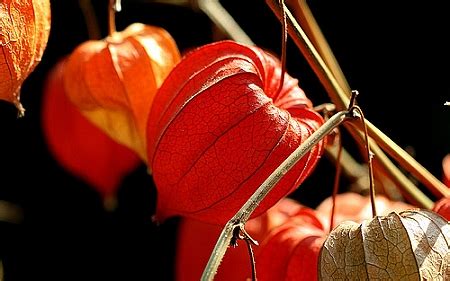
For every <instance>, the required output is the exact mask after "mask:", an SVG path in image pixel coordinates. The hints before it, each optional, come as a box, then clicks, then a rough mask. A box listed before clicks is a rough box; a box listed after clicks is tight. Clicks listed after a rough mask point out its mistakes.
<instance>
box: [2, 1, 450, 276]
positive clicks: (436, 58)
mask: <svg viewBox="0 0 450 281" xmlns="http://www.w3.org/2000/svg"><path fill="white" fill-rule="evenodd" d="M93 2H95V3H94V4H95V5H94V6H95V9H96V12H97V16H98V19H99V23H100V27H101V30H102V33H103V34H102V35H103V36H104V35H106V24H107V22H106V12H107V1H97V0H96V1H93ZM122 2H123V3H122V4H123V11H122V12H121V13H119V14H118V15H117V29H118V30H121V29H123V28H125V27H126V26H127V25H128V24H130V23H132V22H143V23H147V24H152V25H158V26H162V27H165V28H166V29H167V30H168V31H169V32H170V33H171V34H172V36H173V37H174V38H175V40H176V41H177V44H178V46H179V48H180V50H181V51H183V50H186V49H188V48H191V47H195V46H199V45H201V44H205V43H209V42H211V41H212V40H214V39H213V38H214V37H213V32H212V30H213V29H212V24H211V22H210V20H209V19H208V18H207V17H206V16H205V15H204V14H202V13H201V12H199V11H194V10H192V9H190V8H188V7H176V6H173V5H166V4H157V3H153V2H152V1H137V0H128V1H127V0H123V1H122ZM392 2H395V4H393V3H392ZM443 2H444V1H427V2H424V3H422V4H413V3H412V2H411V1H376V2H375V1H354V0H352V1H323V0H320V1H309V4H310V7H311V9H312V11H313V13H314V14H315V16H316V19H317V21H318V23H319V25H320V26H321V28H322V31H323V32H324V34H325V36H326V38H327V39H328V41H329V44H330V45H331V47H332V49H333V51H334V53H335V55H336V57H337V59H338V61H339V63H340V65H341V67H342V69H343V71H344V73H345V75H346V77H347V79H348V80H349V83H350V85H351V87H352V88H353V89H357V90H358V91H359V92H360V96H359V104H360V105H361V107H362V108H363V110H364V112H365V115H366V117H367V118H368V119H369V120H371V121H372V123H374V124H375V125H376V126H377V127H379V128H380V129H382V130H383V131H384V132H385V133H386V134H387V135H388V136H390V137H391V138H392V139H393V140H394V141H396V142H397V143H398V144H399V145H400V146H402V147H405V148H406V147H409V148H412V149H413V151H414V155H415V157H416V159H417V160H418V161H419V162H420V163H422V165H424V166H425V167H426V168H427V169H429V170H430V172H432V173H433V174H434V175H435V176H436V177H438V178H441V160H442V158H443V157H444V155H445V154H447V153H449V152H450V122H449V121H450V107H445V106H444V105H443V104H444V102H445V101H447V100H450V86H449V79H448V75H449V71H448V65H449V52H448V50H450V46H449V43H447V41H448V39H446V38H445V37H447V35H448V32H449V30H448V29H449V26H450V18H449V17H448V14H447V11H448V10H446V9H444V6H443V5H444V3H443ZM222 3H223V5H224V6H225V8H227V9H228V11H229V12H230V13H231V14H232V15H233V16H234V17H235V19H236V20H237V22H238V23H239V24H241V26H242V28H243V29H244V30H245V31H246V32H247V33H248V35H249V36H250V37H251V38H252V39H253V41H254V42H255V43H256V44H257V45H259V46H261V47H264V48H266V49H269V50H271V51H273V52H275V53H278V54H279V53H280V45H281V43H280V30H281V29H280V24H279V23H278V22H277V20H276V19H275V17H274V15H273V14H272V12H271V10H270V9H269V8H268V7H267V6H266V4H265V2H264V1H262V0H261V1H256V0H246V1H241V0H239V1H238V0H223V1H222ZM243 3H244V4H243ZM425 3H426V4H425ZM51 4H52V29H51V33H50V38H49V41H48V45H47V49H46V51H45V53H44V57H43V59H42V62H41V63H40V64H39V65H38V67H37V68H36V70H35V71H34V72H33V73H32V74H31V75H30V76H29V78H28V79H27V80H26V81H25V83H24V84H23V89H22V103H23V105H24V106H25V108H26V110H27V111H26V115H25V117H24V118H20V119H17V118H16V110H15V108H14V107H13V106H12V105H10V104H8V103H6V102H0V177H1V181H0V200H4V201H7V202H10V203H13V204H15V205H16V206H18V207H19V208H20V209H21V210H22V212H23V220H21V221H20V222H19V223H11V222H0V259H1V260H2V261H3V267H4V273H5V280H6V281H10V280H36V279H39V280H86V279H89V280H90V279H95V280H172V278H173V268H172V266H173V257H174V255H175V252H174V245H175V235H176V229H177V223H178V219H177V218H173V219H170V220H168V221H166V222H164V223H163V224H161V225H155V224H154V223H153V222H152V221H151V219H150V218H151V215H152V214H153V211H154V206H155V200H156V196H157V194H156V192H155V188H154V186H153V183H152V179H151V177H150V176H149V175H147V174H146V169H145V167H141V168H139V169H137V170H136V171H135V172H133V173H132V174H130V175H129V176H128V177H127V178H126V179H124V182H123V184H122V186H121V188H120V190H119V193H118V207H117V209H116V210H115V211H114V212H107V211H105V210H104V209H103V205H102V201H101V198H100V197H99V195H98V194H97V193H96V192H95V191H94V189H93V188H92V187H90V186H88V185H87V184H86V183H84V182H82V181H80V180H78V179H76V178H75V177H74V176H72V175H71V174H70V173H68V172H67V171H65V170H63V169H62V168H61V167H60V166H59V165H58V163H56V162H55V160H54V159H53V158H52V156H51V155H50V154H49V152H48V151H47V147H46V145H45V140H44V139H43V137H42V134H41V127H40V114H41V112H40V107H41V97H42V87H43V81H44V79H45V77H46V75H47V72H48V71H49V70H50V69H51V67H52V66H53V65H54V64H55V63H56V62H57V61H58V60H59V59H60V58H61V57H62V56H64V55H67V54H69V53H70V52H71V51H72V50H73V48H74V47H75V46H76V45H78V44H80V43H81V42H83V41H85V40H87V39H88V35H87V31H86V27H85V24H84V19H83V17H82V14H81V10H80V8H79V6H78V1H75V0H64V1H63V0H53V1H51ZM287 50H288V51H287V52H288V54H287V57H288V62H287V68H288V71H289V73H290V74H291V75H292V76H294V77H296V78H298V79H299V81H300V85H301V87H302V88H303V89H304V90H305V92H306V93H307V95H308V97H310V99H311V100H312V101H313V102H314V103H315V104H319V103H323V102H329V99H328V97H327V95H326V93H325V91H324V89H323V88H322V86H321V84H320V83H319V81H318V80H317V78H316V77H315V75H314V73H313V72H312V71H311V69H310V68H309V66H308V65H307V63H306V62H305V60H304V58H303V57H302V55H301V54H300V52H299V51H298V50H297V48H296V47H295V45H294V44H293V43H292V42H291V41H290V40H289V42H288V49H287ZM333 171H334V168H333V167H332V165H331V164H330V163H329V161H327V160H326V159H325V158H324V159H323V161H321V162H320V163H319V165H318V167H317V169H316V170H315V172H314V173H313V174H312V175H311V177H310V178H308V180H307V181H306V182H305V183H304V185H303V186H302V187H301V188H300V189H299V191H297V192H296V193H295V194H294V195H292V196H293V197H295V198H297V199H298V200H299V201H301V202H302V203H304V204H306V205H310V206H315V205H317V204H318V203H319V202H320V200H321V199H323V198H324V196H328V195H329V193H330V192H329V190H330V189H331V186H332V180H333V175H334V174H333ZM324 175H327V176H324ZM328 175H329V176H328Z"/></svg>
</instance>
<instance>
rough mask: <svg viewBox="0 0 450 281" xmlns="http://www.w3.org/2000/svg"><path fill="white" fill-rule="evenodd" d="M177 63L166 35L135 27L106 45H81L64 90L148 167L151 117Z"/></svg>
mask: <svg viewBox="0 0 450 281" xmlns="http://www.w3.org/2000/svg"><path fill="white" fill-rule="evenodd" d="M179 60H180V53H179V50H178V48H177V46H176V43H175V41H174V40H173V38H172V37H171V36H170V34H169V33H168V32H167V31H166V30H164V29H162V28H159V27H153V26H149V25H144V24H140V23H134V24H132V25H130V26H128V27H127V28H126V29H125V30H124V31H122V32H114V33H113V34H111V35H110V36H108V37H106V38H105V39H104V40H91V41H87V42H85V43H83V44H81V45H80V46H78V47H77V48H76V49H75V50H74V51H73V52H72V54H71V55H70V56H69V58H68V61H67V64H66V70H65V72H64V77H63V80H64V88H65V91H66V93H67V95H68V97H69V99H70V100H71V101H72V102H73V103H74V104H75V105H76V106H77V107H78V108H79V109H80V111H81V112H82V113H83V115H84V116H86V117H87V118H88V119H89V120H90V121H92V122H93V123H94V124H95V125H97V126H98V127H99V128H101V129H102V130H103V131H104V132H106V133H107V134H108V135H109V136H110V137H112V138H113V139H114V140H115V141H117V142H119V143H121V144H124V145H125V146H127V147H129V148H131V149H132V150H134V151H136V152H137V153H138V154H139V156H140V157H141V158H142V159H143V160H144V161H145V162H146V141H145V137H144V136H145V131H146V124H147V117H148V113H149V111H150V108H151V105H152V102H153V98H154V95H155V93H156V91H157V90H158V88H159V86H160V85H161V84H162V82H163V81H164V79H165V77H166V76H167V75H168V74H169V72H170V71H171V70H172V68H173V67H174V66H175V64H177V63H178V61H179Z"/></svg>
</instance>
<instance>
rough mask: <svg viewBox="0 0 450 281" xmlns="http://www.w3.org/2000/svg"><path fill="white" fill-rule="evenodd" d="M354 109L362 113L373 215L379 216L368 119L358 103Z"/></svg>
mask: <svg viewBox="0 0 450 281" xmlns="http://www.w3.org/2000/svg"><path fill="white" fill-rule="evenodd" d="M353 110H354V111H357V112H358V114H359V115H360V119H361V121H362V124H363V128H364V136H365V141H366V145H365V147H366V151H367V166H368V167H369V190H370V202H371V205H372V217H376V216H377V207H376V203H375V186H374V184H373V167H372V159H373V156H374V155H373V153H372V152H371V151H370V144H369V135H368V134H367V126H366V119H365V117H364V113H363V111H362V109H361V108H360V107H359V106H357V105H354V106H353Z"/></svg>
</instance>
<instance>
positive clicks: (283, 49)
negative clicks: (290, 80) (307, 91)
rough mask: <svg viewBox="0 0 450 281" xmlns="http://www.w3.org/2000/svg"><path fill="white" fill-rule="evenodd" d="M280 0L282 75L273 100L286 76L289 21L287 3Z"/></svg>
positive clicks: (281, 87) (274, 98)
mask: <svg viewBox="0 0 450 281" xmlns="http://www.w3.org/2000/svg"><path fill="white" fill-rule="evenodd" d="M279 1H280V7H281V14H282V20H281V77H280V85H279V86H278V90H277V92H276V94H275V95H274V96H273V97H272V99H273V100H277V98H278V96H279V95H280V92H281V90H282V89H283V85H284V76H285V72H286V43H287V23H286V13H285V8H286V5H285V4H284V0H279Z"/></svg>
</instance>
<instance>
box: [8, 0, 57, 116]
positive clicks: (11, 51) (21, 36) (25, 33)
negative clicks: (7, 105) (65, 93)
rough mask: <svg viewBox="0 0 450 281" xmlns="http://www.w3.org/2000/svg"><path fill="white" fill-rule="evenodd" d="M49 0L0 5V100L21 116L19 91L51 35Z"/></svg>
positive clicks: (9, 2) (11, 2) (22, 109)
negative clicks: (15, 109)
mask: <svg viewBox="0 0 450 281" xmlns="http://www.w3.org/2000/svg"><path fill="white" fill-rule="evenodd" d="M50 21H51V13H50V1H49V0H39V1H36V0H34V1H33V0H20V1H11V0H4V1H2V2H1V3H0V50H1V53H2V55H1V56H0V99H2V100H6V101H9V102H12V103H14V104H15V105H16V107H17V109H18V110H19V116H21V115H23V114H24V111H25V110H24V108H23V107H22V105H21V104H20V101H19V100H20V87H21V86H22V83H23V82H24V80H25V79H26V78H27V77H28V76H29V75H30V73H31V72H32V71H33V70H34V68H35V67H36V66H37V64H38V63H39V62H40V60H41V58H42V55H43V53H44V50H45V48H46V46H47V40H48V37H49V34H50Z"/></svg>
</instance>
